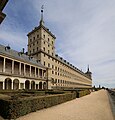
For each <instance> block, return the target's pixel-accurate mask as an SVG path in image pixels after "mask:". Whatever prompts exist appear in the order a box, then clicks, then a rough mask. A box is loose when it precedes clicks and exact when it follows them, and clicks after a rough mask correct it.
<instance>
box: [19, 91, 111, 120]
mask: <svg viewBox="0 0 115 120" xmlns="http://www.w3.org/2000/svg"><path fill="white" fill-rule="evenodd" d="M17 120H113V115H112V112H111V108H110V103H109V98H108V95H107V91H105V90H100V91H98V92H93V93H91V94H90V95H87V96H85V97H82V98H77V99H75V100H72V101H69V102H66V103H64V104H60V105H57V106H54V107H51V108H47V109H43V110H40V111H37V112H34V113H30V114H28V115H25V116H23V117H20V118H18V119H17Z"/></svg>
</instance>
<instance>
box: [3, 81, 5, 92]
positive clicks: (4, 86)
mask: <svg viewBox="0 0 115 120" xmlns="http://www.w3.org/2000/svg"><path fill="white" fill-rule="evenodd" d="M4 89H5V81H3V90H4Z"/></svg>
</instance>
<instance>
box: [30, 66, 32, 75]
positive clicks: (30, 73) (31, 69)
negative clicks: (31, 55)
mask: <svg viewBox="0 0 115 120" xmlns="http://www.w3.org/2000/svg"><path fill="white" fill-rule="evenodd" d="M31 76H32V67H31V65H30V77H31Z"/></svg>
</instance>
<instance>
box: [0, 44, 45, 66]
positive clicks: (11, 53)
mask: <svg viewBox="0 0 115 120" xmlns="http://www.w3.org/2000/svg"><path fill="white" fill-rule="evenodd" d="M8 47H9V46H3V45H1V44H0V54H1V55H5V56H7V57H11V58H14V59H16V60H20V61H23V62H27V63H29V64H33V65H36V66H38V67H42V68H46V67H44V66H43V65H42V64H41V63H40V62H39V61H37V59H35V58H32V57H29V56H28V55H26V54H24V53H22V52H18V51H15V50H13V49H11V48H10V47H9V48H10V49H8Z"/></svg>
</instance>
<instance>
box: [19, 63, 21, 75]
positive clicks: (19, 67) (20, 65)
mask: <svg viewBox="0 0 115 120" xmlns="http://www.w3.org/2000/svg"><path fill="white" fill-rule="evenodd" d="M19 74H20V75H21V62H20V65H19Z"/></svg>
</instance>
